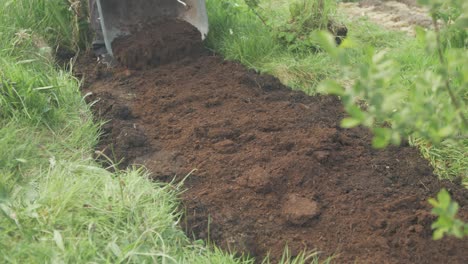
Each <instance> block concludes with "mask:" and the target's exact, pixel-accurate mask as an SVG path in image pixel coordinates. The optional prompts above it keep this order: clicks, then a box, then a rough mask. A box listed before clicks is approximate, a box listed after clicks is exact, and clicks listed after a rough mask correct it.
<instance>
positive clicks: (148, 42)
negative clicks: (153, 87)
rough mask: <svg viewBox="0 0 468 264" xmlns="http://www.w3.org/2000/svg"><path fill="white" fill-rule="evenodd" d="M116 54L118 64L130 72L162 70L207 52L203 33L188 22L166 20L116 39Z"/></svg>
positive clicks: (114, 44) (113, 45)
mask: <svg viewBox="0 0 468 264" xmlns="http://www.w3.org/2000/svg"><path fill="white" fill-rule="evenodd" d="M112 50H113V52H114V56H115V58H116V59H117V61H118V62H119V63H120V64H121V65H123V66H125V67H128V68H132V69H144V68H147V67H153V66H158V65H161V64H165V63H168V62H171V61H174V60H178V59H181V58H183V57H186V56H187V55H190V54H193V55H196V54H198V53H199V52H200V51H202V50H203V45H202V41H201V33H200V32H199V31H198V30H197V29H196V28H195V27H192V26H191V25H190V24H189V23H188V22H185V21H182V20H170V19H162V20H159V21H155V22H151V23H148V24H144V25H140V26H138V27H135V28H134V29H133V30H132V34H131V35H127V36H122V37H119V38H116V39H115V40H114V41H113V42H112Z"/></svg>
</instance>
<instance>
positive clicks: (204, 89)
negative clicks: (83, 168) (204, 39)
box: [75, 31, 468, 263]
mask: <svg viewBox="0 0 468 264" xmlns="http://www.w3.org/2000/svg"><path fill="white" fill-rule="evenodd" d="M166 32H167V31H166ZM161 34H162V33H161ZM140 36H141V35H138V34H137V35H136V37H134V38H133V41H134V42H135V43H134V44H132V43H130V44H129V47H132V46H134V45H136V46H138V45H140V44H142V45H143V44H145V43H147V42H146V41H147V40H146V39H145V37H141V38H140ZM163 38H164V36H163ZM124 43H126V42H123V43H120V44H119V45H122V50H125V49H124V48H125V45H127V44H125V45H124ZM145 63H147V64H152V63H151V62H145ZM144 66H145V67H142V68H143V70H139V71H134V70H131V69H127V68H125V67H117V68H114V69H108V68H106V67H105V66H103V65H101V64H97V63H96V62H95V61H94V60H93V59H92V58H91V57H90V56H82V57H81V58H79V61H78V63H77V65H76V66H75V70H76V74H77V76H80V77H84V80H85V82H84V84H83V92H84V93H88V92H91V93H92V95H91V96H88V97H87V98H88V100H89V101H90V102H95V103H94V104H93V109H94V111H95V113H96V116H97V118H99V119H104V120H108V122H107V123H106V124H105V125H104V127H103V136H102V139H101V143H100V145H99V150H100V151H102V152H104V153H105V154H107V155H110V156H112V157H114V158H116V159H119V160H120V159H123V161H122V163H121V164H120V165H121V166H122V167H125V166H128V165H130V164H141V165H144V166H146V167H147V168H148V169H149V171H150V172H151V173H152V174H151V175H152V177H153V178H154V179H155V180H163V181H171V180H173V179H174V177H176V180H182V179H183V178H185V177H186V175H187V174H188V173H190V172H192V173H191V175H190V176H189V177H187V178H186V179H185V182H184V186H185V188H186V189H187V190H186V191H185V192H184V193H183V194H182V200H183V205H184V207H185V217H186V219H185V221H183V222H184V223H186V225H184V227H185V228H186V230H187V232H188V234H189V235H190V236H192V234H193V235H194V236H195V237H196V238H202V239H208V238H209V239H210V240H211V241H213V242H215V243H216V244H217V245H219V246H221V247H222V248H223V249H226V250H232V251H236V252H239V253H246V254H250V255H251V256H254V257H257V260H261V259H262V258H263V257H264V256H266V255H267V254H268V253H269V254H270V256H271V258H272V260H273V263H276V262H277V261H278V259H279V258H280V256H281V254H282V252H283V249H284V248H285V246H288V247H289V248H290V251H291V253H292V255H295V254H298V253H299V252H300V251H301V250H304V249H308V250H312V249H317V250H320V251H321V252H323V253H324V255H332V254H337V258H336V262H337V263H355V262H356V263H468V241H467V240H466V239H465V240H457V239H452V238H444V239H442V240H440V241H433V240H432V239H431V228H430V226H431V222H432V221H433V220H434V217H433V216H432V215H431V214H430V210H431V207H430V206H429V204H428V202H427V200H428V198H429V197H434V196H435V195H436V193H437V192H438V191H439V190H440V189H441V188H442V187H445V188H447V189H448V190H450V192H451V193H452V195H453V198H454V199H456V200H457V201H458V202H459V203H460V214H459V216H460V217H461V218H462V219H464V220H465V221H467V220H468V210H467V203H468V193H467V191H466V190H464V189H463V188H462V187H460V186H458V185H456V184H451V183H449V182H446V181H442V182H440V181H438V180H437V178H436V176H435V175H433V174H432V172H431V168H430V167H429V165H428V163H427V162H426V161H425V160H424V159H422V158H421V157H420V156H419V153H418V151H417V150H416V149H414V148H412V147H409V146H407V145H405V146H402V147H389V148H387V149H385V150H375V149H373V148H372V147H371V144H370V140H371V138H372V135H371V134H370V133H369V131H368V130H366V129H364V128H355V129H342V128H340V126H339V122H340V120H341V119H342V118H343V117H344V111H343V109H342V106H341V103H340V101H339V100H338V99H337V98H336V97H330V96H315V97H310V96H307V95H306V94H304V93H303V92H299V91H291V90H290V89H289V88H287V87H285V86H283V85H282V84H281V83H280V82H279V81H278V80H277V79H276V78H274V77H272V76H268V75H259V74H257V73H255V72H253V71H249V70H247V69H246V68H245V67H243V66H242V65H240V64H238V63H235V62H230V61H224V60H223V58H221V57H219V56H216V55H213V54H210V53H209V52H208V51H197V53H194V54H191V56H185V57H184V58H182V59H180V57H179V56H176V57H175V60H173V61H167V62H166V64H158V67H156V68H150V67H148V66H147V65H144ZM194 169H196V170H195V171H192V170H194Z"/></svg>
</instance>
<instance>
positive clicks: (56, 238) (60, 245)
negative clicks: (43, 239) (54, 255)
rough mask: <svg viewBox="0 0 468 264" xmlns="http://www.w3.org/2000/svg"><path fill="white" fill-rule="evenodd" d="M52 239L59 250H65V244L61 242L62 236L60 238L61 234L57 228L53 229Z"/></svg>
mask: <svg viewBox="0 0 468 264" xmlns="http://www.w3.org/2000/svg"><path fill="white" fill-rule="evenodd" d="M54 241H55V244H56V245H57V247H58V248H60V250H62V251H65V246H64V244H63V238H62V235H61V234H60V232H59V231H58V230H54Z"/></svg>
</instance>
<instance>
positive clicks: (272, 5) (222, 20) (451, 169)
mask: <svg viewBox="0 0 468 264" xmlns="http://www.w3.org/2000/svg"><path fill="white" fill-rule="evenodd" d="M260 3H261V5H260V6H261V10H262V12H263V14H267V15H268V16H267V17H268V20H269V24H270V25H281V24H284V23H287V22H288V19H289V3H290V1H286V0H264V1H260ZM207 8H208V10H209V19H210V26H211V28H210V33H209V36H208V39H207V41H206V43H207V45H208V47H210V48H212V49H213V50H215V51H217V52H219V53H221V54H222V55H223V56H225V57H226V58H227V59H230V60H238V61H240V62H241V63H242V64H244V65H246V66H247V67H249V68H252V69H255V70H257V71H259V72H262V73H268V74H272V75H274V76H276V77H278V78H279V79H280V80H281V81H282V82H283V83H284V84H286V85H289V86H290V87H292V88H293V89H300V90H303V91H305V92H306V93H308V94H311V95H313V94H316V93H317V86H318V84H319V83H320V82H321V81H323V80H325V79H334V80H338V81H339V82H341V83H343V84H345V85H346V84H347V83H349V82H351V81H352V79H351V80H350V79H345V78H343V76H344V74H343V70H342V69H341V68H340V66H339V65H338V63H337V62H336V61H334V60H333V59H332V58H331V57H330V56H328V54H326V53H321V52H314V51H307V50H303V51H301V52H292V51H290V50H289V49H288V47H286V46H284V45H282V44H281V43H280V42H279V41H278V40H277V39H276V38H275V34H274V33H273V32H272V31H271V30H270V27H269V26H265V25H264V24H263V23H262V21H260V19H258V18H257V17H256V16H255V15H254V14H253V13H252V12H251V11H249V9H248V8H247V6H246V5H245V3H244V1H243V0H230V1H227V0H225V1H223V0H221V1H219V0H207ZM331 15H332V16H333V15H334V16H333V17H332V18H333V19H335V20H337V21H339V22H344V23H345V25H346V26H347V27H348V36H349V38H350V39H352V40H353V42H354V43H355V44H356V45H355V47H354V48H353V49H350V50H349V51H348V54H347V56H348V57H349V59H350V61H352V62H354V63H355V64H356V65H359V63H361V62H362V61H365V56H366V48H367V47H368V46H373V47H375V49H377V50H385V51H387V53H388V54H389V55H390V57H391V58H392V59H394V60H395V61H396V62H397V63H398V64H399V65H400V66H401V69H400V81H399V84H398V87H399V88H398V89H402V90H406V91H409V89H412V87H413V81H414V78H416V75H417V74H420V73H421V72H423V71H425V70H428V69H431V68H433V67H434V65H437V64H438V58H437V57H436V56H435V55H434V56H427V54H426V52H425V50H424V49H425V47H424V45H423V43H422V42H421V41H419V40H418V39H416V38H413V37H410V36H407V35H405V34H404V33H403V32H397V31H391V30H386V29H384V28H382V27H380V26H378V25H375V24H373V23H371V22H370V21H369V20H367V19H365V18H359V19H352V20H351V19H349V18H346V17H345V16H344V15H343V14H339V13H336V14H334V13H331ZM355 76H357V75H355ZM414 142H415V144H416V145H417V146H418V147H419V149H420V151H421V153H422V155H423V156H424V157H425V158H426V159H428V160H429V161H430V162H431V164H432V166H433V167H434V171H435V173H436V174H438V175H439V176H440V177H441V178H448V179H454V178H458V177H461V178H462V179H463V181H465V182H468V175H467V170H466V168H467V167H468V166H467V165H468V157H467V156H466V153H467V150H468V142H467V141H466V140H458V141H456V142H450V143H448V142H445V143H444V144H441V145H438V146H431V145H429V144H427V143H422V142H421V141H420V140H415V141H414Z"/></svg>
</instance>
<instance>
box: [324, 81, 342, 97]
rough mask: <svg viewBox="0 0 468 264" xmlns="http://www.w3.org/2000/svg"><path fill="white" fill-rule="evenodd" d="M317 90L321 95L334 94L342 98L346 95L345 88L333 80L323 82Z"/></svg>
mask: <svg viewBox="0 0 468 264" xmlns="http://www.w3.org/2000/svg"><path fill="white" fill-rule="evenodd" d="M317 90H318V91H319V92H321V93H327V94H334V95H339V96H342V95H344V93H345V90H344V88H343V87H342V86H341V85H339V84H338V83H337V82H336V81H333V80H325V81H323V82H321V83H320V85H319V86H318V88H317Z"/></svg>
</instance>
